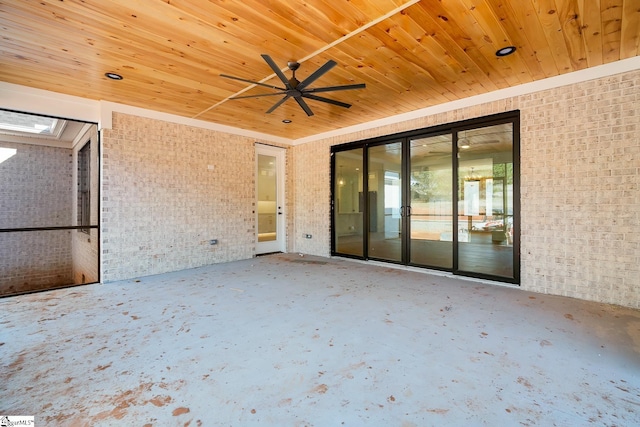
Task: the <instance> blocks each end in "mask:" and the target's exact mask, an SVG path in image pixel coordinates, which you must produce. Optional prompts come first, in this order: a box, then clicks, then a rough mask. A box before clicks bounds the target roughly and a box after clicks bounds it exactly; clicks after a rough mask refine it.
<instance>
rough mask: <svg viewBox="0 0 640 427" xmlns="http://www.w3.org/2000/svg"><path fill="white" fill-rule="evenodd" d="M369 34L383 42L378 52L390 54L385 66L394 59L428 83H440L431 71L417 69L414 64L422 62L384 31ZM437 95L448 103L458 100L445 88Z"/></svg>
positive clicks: (373, 30)
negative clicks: (424, 78) (425, 78)
mask: <svg viewBox="0 0 640 427" xmlns="http://www.w3.org/2000/svg"><path fill="white" fill-rule="evenodd" d="M369 32H371V33H372V34H373V35H374V36H375V37H376V38H378V39H380V40H382V41H383V46H382V47H381V48H378V50H377V51H378V52H382V51H383V50H388V51H389V52H391V54H386V55H385V57H386V58H387V60H386V63H387V66H388V64H390V63H392V62H393V61H395V60H397V59H395V58H399V59H400V61H402V62H405V63H406V64H407V65H408V66H410V67H412V68H414V69H415V70H416V71H420V74H422V75H424V76H426V77H427V78H428V80H429V81H432V82H435V83H440V82H441V81H439V80H438V77H439V76H438V75H433V74H431V72H432V71H433V70H427V69H425V68H421V67H420V68H419V67H418V66H417V65H416V64H420V63H422V60H421V59H420V58H418V57H417V56H416V55H414V54H412V53H411V52H409V51H408V50H407V49H405V48H404V47H401V46H400V45H399V44H398V43H395V42H394V38H393V37H392V36H391V35H390V34H389V33H388V32H387V31H386V30H385V29H382V28H379V27H374V28H371V29H369ZM385 38H387V39H391V41H389V40H387V41H385V40H384V39H385ZM442 80H444V79H442ZM410 82H411V81H410ZM438 93H439V94H440V95H442V96H444V97H445V98H446V99H448V100H450V101H453V100H456V99H458V96H457V95H455V94H454V93H453V92H451V90H450V88H449V87H445V90H444V91H439V92H438Z"/></svg>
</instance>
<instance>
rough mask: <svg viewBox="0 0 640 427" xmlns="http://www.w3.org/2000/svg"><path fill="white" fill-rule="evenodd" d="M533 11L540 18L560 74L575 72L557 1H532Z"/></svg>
mask: <svg viewBox="0 0 640 427" xmlns="http://www.w3.org/2000/svg"><path fill="white" fill-rule="evenodd" d="M531 2H532V4H533V9H534V10H535V12H536V15H537V16H538V20H539V21H540V25H541V26H542V28H543V29H544V30H543V34H544V35H545V37H546V38H547V44H548V45H549V48H550V49H551V52H552V54H553V58H554V60H555V62H556V67H557V68H558V73H559V74H564V73H567V72H569V71H572V70H573V64H572V61H571V54H570V52H569V49H568V47H567V39H566V35H565V34H564V33H563V31H564V28H563V26H562V24H561V22H560V16H559V15H560V14H559V10H558V8H557V6H556V1H555V0H531Z"/></svg>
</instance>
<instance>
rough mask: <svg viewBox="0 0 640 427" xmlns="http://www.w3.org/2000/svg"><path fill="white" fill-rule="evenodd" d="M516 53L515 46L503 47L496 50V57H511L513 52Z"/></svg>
mask: <svg viewBox="0 0 640 427" xmlns="http://www.w3.org/2000/svg"><path fill="white" fill-rule="evenodd" d="M515 51H516V47H515V46H506V47H503V48H501V49H498V50H497V51H496V56H507V55H511V54H512V53H513V52H515Z"/></svg>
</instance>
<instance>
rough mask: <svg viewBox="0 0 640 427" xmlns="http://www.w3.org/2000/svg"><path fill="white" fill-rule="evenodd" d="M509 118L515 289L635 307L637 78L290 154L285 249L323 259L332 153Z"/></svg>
mask: <svg viewBox="0 0 640 427" xmlns="http://www.w3.org/2000/svg"><path fill="white" fill-rule="evenodd" d="M514 109H519V110H520V111H521V168H522V171H521V191H522V199H521V204H522V206H521V209H522V212H521V213H522V231H521V236H522V246H521V250H522V256H521V262H522V288H523V289H526V290H531V291H536V292H542V293H550V294H557V295H565V296H570V297H576V298H582V299H587V300H594V301H601V302H608V303H614V304H620V305H625V306H630V307H636V308H638V307H640V214H639V212H640V191H639V185H640V71H633V72H629V73H625V74H620V75H615V76H611V77H607V78H602V79H598V80H594V81H588V82H584V83H578V84H574V85H569V86H564V87H561V88H557V89H551V90H546V91H541V92H538V93H534V94H529V95H524V96H519V97H515V98H510V99H505V100H500V101H495V102H491V103H487V104H482V105H478V106H473V107H469V108H464V109H460V110H456V111H450V112H446V113H442V114H437V115H433V116H428V117H423V118H420V119H415V120H411V121H406V122H402V123H397V124H394V125H390V126H385V127H381V128H376V129H372V130H367V131H363V132H358V133H353V134H349V135H343V136H340V137H334V138H329V139H326V140H322V141H318V142H313V143H309V144H303V145H299V146H296V147H294V152H293V162H292V164H293V170H294V172H293V173H294V175H295V177H296V181H297V183H296V187H295V189H294V192H293V198H294V203H295V213H296V214H295V217H294V222H293V229H294V230H295V232H294V236H295V238H294V241H293V247H292V250H294V251H299V252H305V253H309V254H314V255H320V256H328V255H329V254H330V234H329V225H330V224H329V218H330V211H329V199H330V147H331V146H332V145H335V144H340V143H345V142H350V141H358V140H362V139H366V138H372V137H376V136H382V135H389V134H394V133H398V132H402V131H407V130H412V129H419V128H425V127H429V126H433V125H437V124H442V123H450V122H455V121H459V120H464V119H468V118H475V117H482V116H487V115H490V114H495V113H500V112H505V111H511V110H514ZM299 165H304V167H302V166H299ZM302 233H311V234H313V235H314V238H313V239H312V240H307V239H303V238H302V235H301V234H302Z"/></svg>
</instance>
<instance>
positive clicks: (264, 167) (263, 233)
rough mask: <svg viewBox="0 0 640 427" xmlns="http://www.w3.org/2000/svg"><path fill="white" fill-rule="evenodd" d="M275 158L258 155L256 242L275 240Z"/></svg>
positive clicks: (276, 230)
mask: <svg viewBox="0 0 640 427" xmlns="http://www.w3.org/2000/svg"><path fill="white" fill-rule="evenodd" d="M275 164H276V158H275V157H274V156H266V155H263V154H258V242H269V241H273V240H276V238H277V236H278V234H277V232H278V228H277V224H278V222H277V220H276V218H277V214H278V210H277V202H278V199H277V196H276V194H277V192H276V189H277V181H276V166H275Z"/></svg>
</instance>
